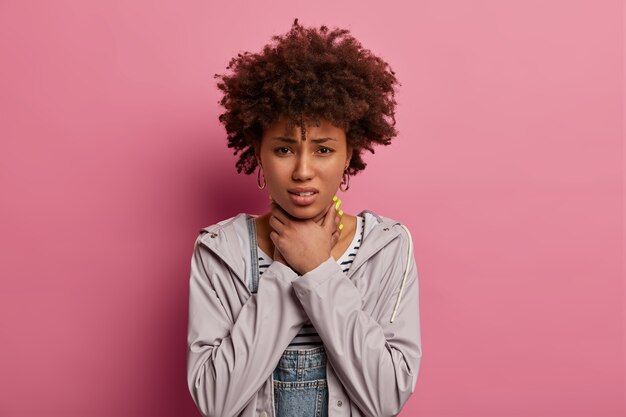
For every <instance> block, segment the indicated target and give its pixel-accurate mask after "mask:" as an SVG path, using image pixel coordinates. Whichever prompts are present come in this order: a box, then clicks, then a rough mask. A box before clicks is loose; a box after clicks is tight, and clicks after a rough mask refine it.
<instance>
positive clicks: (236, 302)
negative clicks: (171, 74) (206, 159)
mask: <svg viewBox="0 0 626 417" xmlns="http://www.w3.org/2000/svg"><path fill="white" fill-rule="evenodd" d="M272 39H273V40H275V41H277V42H276V43H275V45H273V46H272V45H268V46H266V47H265V48H264V49H263V52H262V53H259V54H253V55H252V54H249V53H247V52H246V53H245V54H239V55H238V57H237V58H234V59H233V60H232V61H231V63H230V65H229V67H228V68H230V67H234V74H233V75H231V76H226V75H223V76H221V77H222V81H221V82H219V83H218V86H219V88H220V89H221V90H222V91H223V92H224V93H225V94H224V98H223V99H222V101H221V104H222V105H223V106H224V107H225V108H226V110H227V111H226V112H225V113H224V114H222V115H221V116H220V121H221V122H223V123H224V125H225V126H226V130H227V132H228V134H229V137H228V140H229V144H228V146H229V147H233V148H235V154H237V153H238V152H239V151H243V152H242V154H241V156H240V158H239V160H238V162H237V169H238V171H239V172H241V171H242V170H244V171H245V173H246V174H251V173H252V172H254V171H255V169H256V168H257V167H258V168H259V171H258V185H259V188H261V189H267V192H268V195H269V198H270V200H271V202H270V209H269V211H268V212H267V213H265V214H263V215H259V216H257V215H251V214H247V213H239V214H238V215H236V216H234V217H231V218H229V219H226V220H223V221H221V222H218V223H216V224H213V225H211V226H208V227H205V228H203V229H202V230H201V231H200V234H199V236H198V237H197V239H196V242H195V246H194V251H193V256H192V260H191V278H190V298H189V328H188V339H187V343H188V355H187V365H188V366H187V375H188V386H189V391H190V393H191V396H192V398H193V400H194V402H195V404H196V405H197V407H198V409H199V410H200V411H201V412H202V414H203V415H205V416H219V417H228V416H246V417H252V416H261V417H268V416H277V417H286V416H298V417H307V416H393V415H396V414H398V413H399V412H400V410H401V409H402V407H403V406H404V404H405V403H406V401H407V400H408V398H409V396H410V395H411V393H412V392H413V391H414V390H415V384H416V382H417V375H418V371H419V366H420V362H421V356H422V349H421V339H420V325H419V302H418V280H417V267H416V264H415V259H414V256H413V247H412V241H411V235H410V233H409V231H408V230H407V229H406V228H405V227H404V226H403V225H402V224H401V223H399V222H397V221H395V220H393V219H390V218H387V217H384V216H381V215H379V214H377V213H375V212H373V211H371V210H363V211H361V212H360V213H358V214H357V215H350V214H348V213H344V212H343V211H342V210H341V209H340V208H339V207H340V204H341V200H340V199H339V198H338V197H337V195H336V192H337V188H339V189H340V190H341V191H347V190H348V189H349V179H350V175H354V174H356V173H357V172H359V171H361V170H363V169H364V168H365V166H366V164H365V163H364V162H363V160H362V159H361V154H362V151H363V150H364V149H367V150H370V151H371V152H372V153H373V152H374V151H373V149H372V148H371V145H372V144H373V143H379V144H384V145H387V144H389V143H390V140H391V138H392V137H393V136H395V135H396V134H397V132H396V130H395V128H394V125H395V119H394V118H393V115H394V105H395V101H394V97H393V93H394V91H393V88H394V85H395V84H396V83H397V80H396V78H395V76H394V73H393V71H391V70H390V69H388V65H387V64H386V63H385V62H384V61H382V60H381V59H380V58H378V57H376V56H374V55H372V54H371V52H369V51H368V50H364V49H363V48H362V47H361V45H360V43H359V42H358V41H357V40H356V39H354V38H353V37H351V36H349V35H348V31H347V30H340V29H336V30H333V31H329V30H328V29H327V28H326V27H325V26H321V27H320V29H319V30H317V29H312V28H304V27H302V26H300V25H299V24H298V20H297V19H296V20H295V21H294V24H293V26H292V29H291V31H290V32H289V33H288V34H287V35H286V36H274V37H273V38H272ZM216 76H217V75H216ZM388 117H390V118H391V121H389V120H388V119H387V118H388Z"/></svg>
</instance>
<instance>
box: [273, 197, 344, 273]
mask: <svg viewBox="0 0 626 417" xmlns="http://www.w3.org/2000/svg"><path fill="white" fill-rule="evenodd" d="M340 221H341V216H340V215H339V214H338V213H337V211H336V210H335V203H334V202H332V203H331V204H329V206H328V207H327V208H326V210H325V211H324V212H322V213H320V214H319V215H317V216H316V217H314V218H312V219H298V218H295V217H293V216H291V215H290V214H289V213H287V212H286V211H285V210H283V209H282V207H280V206H279V205H277V204H275V203H274V202H272V203H271V216H270V220H269V225H270V226H271V228H272V229H273V230H272V231H271V232H270V239H272V242H273V243H274V256H275V258H274V260H278V261H279V262H282V261H283V260H284V261H285V262H284V263H286V264H288V265H289V266H290V267H291V268H292V269H293V270H294V271H296V272H298V273H299V274H301V275H304V274H305V273H307V272H309V271H311V270H313V269H315V268H316V267H317V266H319V265H320V264H321V263H322V262H324V261H326V260H327V259H328V258H329V257H330V256H331V251H332V248H333V247H334V246H335V244H336V243H337V242H338V241H339V238H340V235H341V230H339V229H338V227H337V226H338V225H339V222H340ZM279 254H280V255H279Z"/></svg>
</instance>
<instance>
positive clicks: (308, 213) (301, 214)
mask: <svg viewBox="0 0 626 417" xmlns="http://www.w3.org/2000/svg"><path fill="white" fill-rule="evenodd" d="M283 210H285V211H286V212H287V213H289V214H290V215H291V216H292V217H295V218H296V219H302V220H305V219H312V218H314V217H315V216H317V215H318V214H320V213H321V212H322V211H321V210H319V209H318V208H316V207H315V204H312V205H310V206H296V205H289V209H288V210H287V209H285V207H283Z"/></svg>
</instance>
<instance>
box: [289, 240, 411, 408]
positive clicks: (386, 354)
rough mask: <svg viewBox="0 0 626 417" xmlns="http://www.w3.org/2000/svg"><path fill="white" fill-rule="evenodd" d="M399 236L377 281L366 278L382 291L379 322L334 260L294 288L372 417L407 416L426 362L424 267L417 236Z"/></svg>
mask: <svg viewBox="0 0 626 417" xmlns="http://www.w3.org/2000/svg"><path fill="white" fill-rule="evenodd" d="M400 236H401V239H395V242H397V243H396V244H392V243H390V244H389V245H387V246H386V247H385V248H384V249H383V253H378V254H376V255H374V256H383V257H384V258H383V259H384V265H383V266H382V268H375V269H376V270H377V271H378V273H379V275H378V276H374V275H372V274H373V272H372V271H371V270H365V271H364V272H363V273H364V274H365V277H364V278H363V279H364V280H365V282H367V283H369V284H366V285H376V286H378V285H379V284H378V283H380V287H376V288H379V289H380V290H379V294H378V299H377V300H376V303H375V304H376V306H375V308H373V311H375V312H376V314H373V315H375V316H376V317H375V318H374V317H372V316H371V315H370V314H368V313H367V312H365V311H363V310H362V305H363V300H362V297H361V294H360V292H359V290H358V289H357V288H356V287H355V286H354V284H353V283H352V281H350V279H348V277H347V276H346V275H345V274H344V272H343V270H342V269H341V267H340V266H339V265H338V264H337V262H336V261H335V260H334V259H333V258H332V257H329V258H328V259H327V260H326V261H324V262H323V263H322V264H320V265H319V266H318V267H317V268H315V269H313V270H311V271H309V272H307V273H306V274H304V275H302V276H301V277H299V278H296V279H295V280H293V281H292V285H293V287H294V289H295V291H296V295H297V297H298V298H299V300H300V302H301V303H302V306H303V308H304V310H305V311H306V313H307V314H308V317H309V319H310V320H311V323H312V324H313V326H315V329H316V330H317V332H318V333H319V335H320V338H321V339H322V341H323V342H324V345H325V347H326V351H327V355H328V358H329V362H330V363H331V365H332V367H333V370H334V371H335V373H336V374H337V378H338V379H339V381H340V382H341V383H342V385H343V387H344V388H345V390H346V392H347V394H348V396H349V397H350V400H351V401H352V402H354V403H355V404H356V406H357V407H358V408H359V409H360V410H361V411H362V412H363V413H364V414H365V415H367V416H371V417H374V416H376V417H378V416H395V415H397V414H398V413H400V411H401V409H402V407H403V406H404V404H405V403H406V401H407V400H408V399H409V397H410V395H411V394H412V393H413V391H414V390H415V385H416V382H417V375H418V371H419V366H420V362H421V357H422V347H421V336H420V323H419V294H418V279H417V267H416V264H415V258H414V256H413V253H412V250H411V253H410V255H409V251H410V249H411V248H412V242H411V241H410V239H411V238H410V234H407V233H406V232H405V231H404V230H403V231H402V232H401V234H400ZM398 243H399V244H398ZM407 257H410V258H409V259H407ZM407 261H409V262H408V265H409V266H408V270H407V276H406V279H405V277H404V273H405V269H406V267H407ZM365 267H366V266H365ZM372 269H374V268H372ZM396 303H398V304H397V305H396ZM378 306H380V308H379V307H378Z"/></svg>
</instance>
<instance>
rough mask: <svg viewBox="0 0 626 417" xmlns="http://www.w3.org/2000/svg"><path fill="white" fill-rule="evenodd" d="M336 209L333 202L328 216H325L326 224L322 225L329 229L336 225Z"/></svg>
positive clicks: (327, 212) (327, 213)
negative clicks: (334, 220) (334, 221)
mask: <svg viewBox="0 0 626 417" xmlns="http://www.w3.org/2000/svg"><path fill="white" fill-rule="evenodd" d="M337 201H339V200H337ZM335 207H336V203H335V202H334V201H333V202H332V203H331V205H330V207H329V208H328V211H326V215H325V216H324V223H322V225H323V226H324V227H326V228H327V229H329V228H331V227H333V226H334V223H333V221H332V216H334V215H335V214H337V210H336V209H335Z"/></svg>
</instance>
